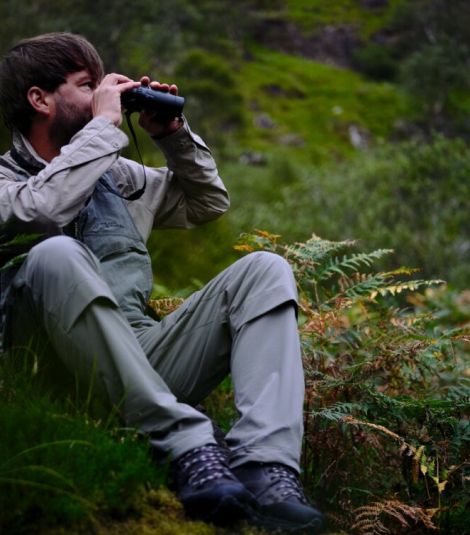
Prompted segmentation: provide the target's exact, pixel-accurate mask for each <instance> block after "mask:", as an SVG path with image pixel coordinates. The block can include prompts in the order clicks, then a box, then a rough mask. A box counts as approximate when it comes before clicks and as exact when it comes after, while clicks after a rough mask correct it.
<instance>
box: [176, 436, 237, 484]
mask: <svg viewBox="0 0 470 535" xmlns="http://www.w3.org/2000/svg"><path fill="white" fill-rule="evenodd" d="M176 464H177V470H178V471H179V473H180V474H183V477H184V478H185V479H186V483H187V484H189V485H190V486H191V487H193V488H201V487H203V486H204V485H205V484H206V483H208V482H210V481H215V480H217V479H222V478H226V479H230V480H232V481H233V480H234V479H235V478H234V476H233V474H232V473H231V472H230V470H229V467H228V460H227V455H226V453H225V452H224V451H223V450H222V449H221V448H220V446H218V445H217V444H207V445H205V446H201V447H199V448H195V449H193V450H191V451H189V452H188V453H186V454H185V455H183V456H182V457H181V458H180V459H179V460H178V461H176Z"/></svg>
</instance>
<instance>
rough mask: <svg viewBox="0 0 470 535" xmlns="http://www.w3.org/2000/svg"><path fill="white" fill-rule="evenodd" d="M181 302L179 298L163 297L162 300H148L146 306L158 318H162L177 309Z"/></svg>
mask: <svg viewBox="0 0 470 535" xmlns="http://www.w3.org/2000/svg"><path fill="white" fill-rule="evenodd" d="M183 301H184V299H181V298H180V297H165V298H164V299H149V301H148V303H147V304H148V306H149V307H150V308H151V309H152V310H153V311H154V312H155V314H156V315H157V316H158V317H160V318H163V317H164V316H166V315H167V314H170V313H171V312H174V311H175V310H176V309H177V308H179V307H180V306H181V303H182V302H183Z"/></svg>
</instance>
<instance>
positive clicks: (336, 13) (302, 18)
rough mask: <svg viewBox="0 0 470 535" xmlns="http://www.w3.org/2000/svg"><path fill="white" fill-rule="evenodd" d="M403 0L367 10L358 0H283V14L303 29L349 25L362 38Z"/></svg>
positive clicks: (377, 26)
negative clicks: (284, 12)
mask: <svg viewBox="0 0 470 535" xmlns="http://www.w3.org/2000/svg"><path fill="white" fill-rule="evenodd" d="M405 1H406V0H389V1H388V2H386V6H384V7H382V8H376V9H370V10H366V9H364V7H361V6H360V5H359V2H358V1H357V0H332V1H329V2H324V1H323V0H286V7H287V9H286V11H287V13H286V16H287V17H288V18H289V19H290V20H292V21H293V22H295V23H297V24H298V25H299V27H301V28H303V30H304V31H306V32H310V31H312V30H315V29H317V28H319V27H322V26H326V25H329V24H334V25H338V24H350V25H353V26H355V27H356V28H358V30H359V34H360V35H361V36H362V37H363V38H367V37H369V36H370V35H371V34H373V33H375V32H376V31H378V30H380V28H383V26H384V25H385V23H386V22H387V21H388V20H389V19H390V17H391V16H392V15H393V12H394V10H395V9H396V8H397V7H398V6H399V5H400V4H403V3H404V2H405Z"/></svg>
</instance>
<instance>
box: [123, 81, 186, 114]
mask: <svg viewBox="0 0 470 535" xmlns="http://www.w3.org/2000/svg"><path fill="white" fill-rule="evenodd" d="M121 104H122V107H123V108H124V109H125V110H126V111H127V113H133V112H135V111H137V112H141V111H142V110H148V111H151V112H155V113H158V115H159V116H160V117H162V118H167V119H171V118H173V117H181V114H182V113H183V106H184V97H179V96H177V95H172V94H171V93H166V92H163V91H157V90H156V89H151V88H150V87H136V88H134V89H130V90H129V91H125V92H124V93H122V94H121Z"/></svg>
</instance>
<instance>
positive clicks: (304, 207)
mask: <svg viewBox="0 0 470 535" xmlns="http://www.w3.org/2000/svg"><path fill="white" fill-rule="evenodd" d="M469 173H470V152H469V150H468V148H467V146H466V144H465V143H464V142H463V141H461V140H448V139H444V138H442V137H439V136H437V137H434V138H433V139H432V140H431V142H430V143H423V142H419V141H416V142H408V143H404V144H401V145H396V146H387V147H383V148H382V149H380V150H377V151H375V152H373V153H365V154H364V155H363V156H361V157H360V158H358V159H356V160H355V161H353V162H349V163H347V164H345V165H341V166H337V167H334V168H333V167H331V166H328V167H326V168H324V169H322V170H321V169H319V170H315V171H312V172H311V173H309V174H306V175H304V176H303V177H302V178H301V180H299V181H298V182H297V183H296V184H293V185H286V186H284V187H283V188H282V190H281V191H279V190H278V191H277V193H278V195H279V197H278V200H277V201H276V202H275V203H272V204H271V205H270V206H269V207H267V208H266V209H263V207H259V208H258V210H257V211H256V212H253V218H252V220H251V222H252V224H253V225H254V226H256V227H266V226H267V225H268V224H271V225H272V228H273V229H274V230H275V231H276V232H280V233H284V234H286V235H287V236H288V237H289V238H290V239H292V238H294V239H299V238H302V234H301V229H305V232H307V229H312V228H313V229H315V232H316V233H318V234H320V235H322V234H323V235H328V236H331V237H332V238H333V239H344V238H348V237H349V238H352V237H356V236H357V237H359V238H360V239H361V240H362V241H363V243H365V244H367V246H370V247H385V248H391V249H394V250H395V252H394V253H393V255H392V256H391V257H390V258H391V260H392V262H388V263H386V264H383V265H387V266H389V267H390V266H391V265H396V264H405V265H411V266H419V267H422V270H423V273H424V274H425V276H426V277H436V278H444V279H446V280H447V281H448V282H449V283H451V284H453V285H455V286H457V287H459V288H462V289H463V288H465V287H466V286H468V285H469V284H470V269H469V265H470V256H469V255H470V249H469V246H468V235H469V232H470V227H469V219H468V210H469V202H468V199H470V188H469V182H468V176H469ZM240 215H243V214H240Z"/></svg>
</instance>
